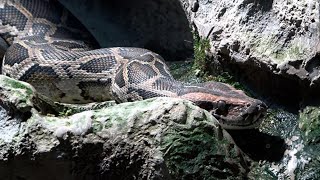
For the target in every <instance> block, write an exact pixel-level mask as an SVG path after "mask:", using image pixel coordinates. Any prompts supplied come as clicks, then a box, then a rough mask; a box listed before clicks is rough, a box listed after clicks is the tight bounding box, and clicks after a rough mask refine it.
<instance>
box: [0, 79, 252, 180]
mask: <svg viewBox="0 0 320 180" xmlns="http://www.w3.org/2000/svg"><path fill="white" fill-rule="evenodd" d="M0 89H1V91H0V132H1V134H0V147H1V148H0V175H1V176H0V177H1V178H0V179H26V180H29V179H30V180H31V179H32V180H37V179H52V180H53V179H68V180H69V179H135V178H137V179H171V178H172V179H190V178H192V179H209V178H212V179H217V178H231V179H242V178H244V177H245V175H246V174H247V171H248V167H247V161H246V160H245V156H243V154H242V153H241V151H240V150H239V149H238V147H237V146H236V145H235V144H234V143H233V140H232V139H231V137H230V136H229V134H228V133H227V132H226V131H224V130H222V129H221V128H220V126H219V125H218V124H217V120H216V119H214V118H213V117H212V116H211V115H210V114H209V113H208V112H207V111H204V110H202V109H200V108H199V107H197V106H194V105H193V104H192V103H191V102H189V101H183V100H179V99H170V98H156V99H149V100H145V101H139V102H133V103H123V104H119V105H115V106H112V107H108V108H102V109H98V110H91V111H84V112H81V113H77V114H73V115H70V116H53V115H42V114H40V113H39V112H38V110H41V109H46V108H44V104H42V105H41V106H40V105H39V104H38V103H39V102H41V100H39V97H38V95H37V93H36V92H35V91H34V90H33V88H32V87H31V86H30V85H28V84H26V83H23V82H19V81H16V80H13V79H10V78H8V77H5V76H0ZM37 109H38V110H37Z"/></svg>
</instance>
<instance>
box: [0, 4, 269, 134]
mask: <svg viewBox="0 0 320 180" xmlns="http://www.w3.org/2000/svg"><path fill="white" fill-rule="evenodd" d="M0 36H1V42H0V44H2V45H1V47H2V49H4V50H5V55H4V58H3V62H2V73H3V74H5V75H7V76H9V77H12V78H15V79H17V80H22V81H26V82H28V83H30V84H32V85H33V86H34V87H35V89H37V91H38V92H40V93H41V94H43V95H45V96H47V97H49V98H51V99H52V100H54V101H59V102H64V103H88V102H96V101H107V100H116V101H117V102H119V103H120V102H128V101H136V100H142V99H147V98H152V97H176V98H182V99H187V100H190V101H193V102H194V103H195V104H197V105H198V106H200V107H202V108H204V109H207V110H209V111H210V112H211V113H212V114H213V115H214V116H215V117H216V118H217V119H218V120H219V122H220V124H221V126H222V127H224V128H228V129H246V128H253V127H255V126H257V125H258V124H259V123H260V122H261V120H260V119H261V118H260V116H261V115H262V114H263V113H264V112H265V110H266V105H265V104H264V103H263V102H262V101H260V100H257V99H253V98H251V97H248V96H247V95H245V93H243V92H242V91H240V90H236V89H235V88H233V87H231V86H230V85H227V84H223V83H219V82H206V83H201V84H193V85H189V84H184V83H182V82H179V81H176V80H175V79H174V78H173V77H172V76H171V74H170V72H169V70H168V67H167V66H166V65H165V63H164V60H163V58H162V57H161V56H159V55H158V54H156V53H154V52H151V51H149V50H146V49H142V48H132V47H115V48H99V46H98V45H97V43H96V42H95V41H94V38H93V37H92V36H91V35H90V33H89V32H88V31H87V30H86V29H85V28H84V27H83V26H82V25H81V23H80V22H79V21H78V20H77V19H76V18H75V17H74V16H73V15H72V14H71V13H69V12H68V11H67V10H66V9H65V8H64V7H63V6H62V5H61V4H59V2H57V1H55V0H0Z"/></svg>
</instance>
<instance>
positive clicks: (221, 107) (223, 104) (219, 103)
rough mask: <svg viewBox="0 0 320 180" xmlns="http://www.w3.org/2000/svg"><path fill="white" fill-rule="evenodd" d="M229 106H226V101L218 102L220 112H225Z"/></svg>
mask: <svg viewBox="0 0 320 180" xmlns="http://www.w3.org/2000/svg"><path fill="white" fill-rule="evenodd" d="M226 105H227V104H226V101H224V100H219V101H218V109H219V110H220V111H225V109H226V107H227V106H226Z"/></svg>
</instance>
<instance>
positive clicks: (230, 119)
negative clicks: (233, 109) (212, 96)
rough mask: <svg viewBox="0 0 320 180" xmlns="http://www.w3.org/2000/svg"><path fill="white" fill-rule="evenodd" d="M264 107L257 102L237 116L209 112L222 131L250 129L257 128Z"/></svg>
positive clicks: (263, 113)
mask: <svg viewBox="0 0 320 180" xmlns="http://www.w3.org/2000/svg"><path fill="white" fill-rule="evenodd" d="M266 108H267V107H266V105H265V104H264V103H262V102H261V101H259V103H258V104H257V103H254V104H253V105H251V106H250V107H248V108H247V109H246V110H245V111H243V112H242V113H240V114H239V115H232V113H230V114H229V113H227V114H219V113H217V111H215V110H212V111H210V112H211V114H212V115H213V116H214V117H215V118H216V119H217V120H218V121H219V123H220V125H221V127H222V128H224V129H239V130H240V129H252V128H255V127H257V126H259V125H260V124H261V122H262V120H263V117H264V116H265V113H266Z"/></svg>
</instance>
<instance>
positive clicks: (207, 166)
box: [162, 127, 241, 179]
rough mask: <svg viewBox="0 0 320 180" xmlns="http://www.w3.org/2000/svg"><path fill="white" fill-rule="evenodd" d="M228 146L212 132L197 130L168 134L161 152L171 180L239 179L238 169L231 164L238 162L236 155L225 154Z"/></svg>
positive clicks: (198, 128)
mask: <svg viewBox="0 0 320 180" xmlns="http://www.w3.org/2000/svg"><path fill="white" fill-rule="evenodd" d="M228 145H230V143H228V142H227V141H226V140H225V141H219V140H217V137H215V136H214V133H213V132H212V131H211V130H209V129H205V128H202V127H197V128H195V129H193V130H188V131H179V132H177V131H171V132H167V133H166V135H165V136H164V139H163V144H162V148H163V151H164V152H165V159H166V163H167V166H168V169H169V172H170V174H171V176H172V177H173V179H234V178H236V179H237V178H239V179H241V177H240V176H241V175H239V174H240V168H241V167H239V166H237V163H232V161H233V160H234V161H236V159H237V158H238V157H237V156H236V153H235V152H234V153H232V152H231V151H232V150H231V151H229V156H230V157H229V156H227V155H226V154H225V147H227V146H228ZM229 158H230V159H231V160H230V159H229ZM229 160H230V161H229Z"/></svg>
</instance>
